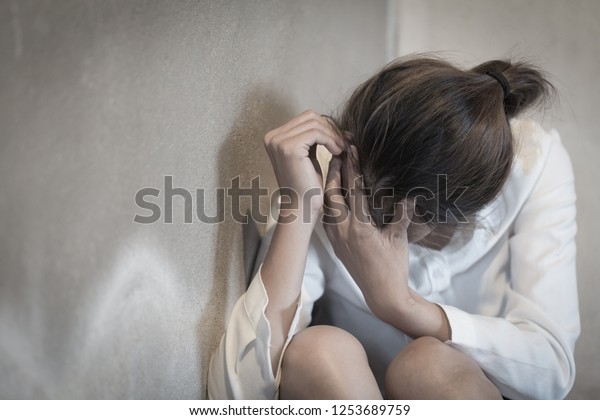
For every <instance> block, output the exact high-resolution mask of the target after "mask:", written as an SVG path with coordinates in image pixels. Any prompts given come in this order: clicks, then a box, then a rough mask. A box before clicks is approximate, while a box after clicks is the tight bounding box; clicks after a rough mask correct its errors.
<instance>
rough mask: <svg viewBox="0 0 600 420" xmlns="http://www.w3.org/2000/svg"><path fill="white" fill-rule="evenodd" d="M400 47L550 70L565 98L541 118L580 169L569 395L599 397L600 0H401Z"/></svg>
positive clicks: (577, 174)
mask: <svg viewBox="0 0 600 420" xmlns="http://www.w3.org/2000/svg"><path fill="white" fill-rule="evenodd" d="M396 9H397V16H398V30H397V35H398V54H400V55H402V54H407V53H411V52H415V51H431V50H436V51H448V52H449V54H447V55H448V56H449V57H450V58H453V59H455V60H456V61H458V62H463V63H465V64H475V63H479V62H481V61H483V60H488V59H490V58H493V57H505V56H511V55H513V56H519V55H521V56H524V57H530V58H532V59H533V60H534V62H536V63H537V64H539V65H540V66H542V67H543V68H545V69H546V70H548V71H549V72H550V73H551V74H552V76H553V81H554V82H555V85H556V87H557V88H558V91H559V93H560V103H558V104H557V105H555V106H554V107H553V108H552V109H549V110H547V111H546V112H545V113H544V114H543V115H541V117H543V121H542V122H544V125H546V126H547V127H549V126H553V127H556V128H557V129H558V131H559V132H560V133H561V136H562V139H563V143H564V145H565V147H566V148H567V150H568V151H569V153H570V155H571V159H572V161H573V166H574V169H575V177H576V189H577V199H578V209H577V211H578V225H579V233H578V238H577V246H578V261H577V270H578V281H579V296H580V303H581V316H582V329H583V333H582V335H581V338H580V340H579V342H578V344H577V347H576V351H575V358H576V362H577V379H576V381H575V386H574V388H573V391H572V392H571V394H570V395H569V397H570V398H592V399H597V398H600V358H599V357H598V355H597V352H598V348H600V334H598V332H599V331H600V307H599V306H598V302H597V301H598V282H597V280H598V268H599V265H598V257H597V255H596V253H597V251H598V249H600V236H599V235H598V233H600V221H599V220H600V219H598V214H597V213H598V209H600V190H599V189H598V186H597V184H598V179H600V165H598V160H599V159H600V142H599V141H598V133H599V132H600V119H598V98H600V78H599V77H598V74H600V43H598V40H599V39H600V23H599V22H600V2H598V1H597V0H552V1H548V0H507V1H497V0H453V1H446V0H398V1H397V3H396Z"/></svg>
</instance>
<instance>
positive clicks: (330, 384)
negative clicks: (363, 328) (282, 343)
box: [279, 326, 381, 399]
mask: <svg viewBox="0 0 600 420" xmlns="http://www.w3.org/2000/svg"><path fill="white" fill-rule="evenodd" d="M279 389H280V397H281V398H284V399H288V398H308V399H316V398H327V399H354V398H364V399H380V398H381V393H380V392H379V388H378V387H377V382H376V381H375V378H374V377H373V374H372V372H371V370H370V368H369V363H368V360H367V356H366V352H365V350H364V348H363V347H362V345H361V344H360V342H359V341H358V340H357V339H356V338H355V337H354V336H353V335H352V334H350V333H348V332H346V331H344V330H342V329H340V328H336V327H330V326H315V327H309V328H307V329H305V330H303V331H301V332H299V333H298V334H296V335H295V336H294V338H293V339H292V341H291V342H290V344H289V345H288V347H287V349H286V350H285V352H284V355H283V361H282V365H281V383H280V388H279Z"/></svg>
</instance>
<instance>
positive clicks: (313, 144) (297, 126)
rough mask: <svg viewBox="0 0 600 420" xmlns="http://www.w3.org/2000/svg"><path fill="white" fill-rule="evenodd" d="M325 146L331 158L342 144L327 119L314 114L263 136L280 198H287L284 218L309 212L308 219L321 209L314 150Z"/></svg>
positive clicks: (319, 176)
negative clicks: (282, 196) (281, 196)
mask: <svg viewBox="0 0 600 420" xmlns="http://www.w3.org/2000/svg"><path fill="white" fill-rule="evenodd" d="M318 144H320V145H322V146H325V148H327V150H328V151H329V152H330V153H331V154H332V155H334V156H335V155H339V154H341V153H342V151H343V150H344V142H343V140H342V139H341V138H340V137H339V136H338V135H337V133H336V132H335V131H334V130H333V129H332V127H331V125H330V123H329V121H328V120H326V119H325V118H324V117H322V116H320V115H319V114H317V113H316V112H315V111H311V110H308V111H305V112H303V113H302V114H300V115H298V116H297V117H295V118H294V119H292V120H291V121H289V122H288V123H286V124H284V125H282V126H281V127H279V128H276V129H274V130H271V131H269V132H268V133H267V134H266V135H265V147H266V149H267V153H268V154H269V158H270V159H271V163H272V165H273V169H274V170H275V176H276V178H277V183H278V184H279V188H280V191H281V193H282V195H288V200H289V201H288V202H284V203H282V208H284V209H287V210H289V211H287V212H286V213H287V214H286V216H287V215H289V214H294V213H296V216H300V215H302V214H303V211H310V215H311V219H312V221H313V222H315V221H316V217H315V215H316V214H317V213H318V212H319V211H320V210H321V208H322V206H323V176H322V174H321V168H320V166H319V163H318V162H317V158H316V148H317V145H318Z"/></svg>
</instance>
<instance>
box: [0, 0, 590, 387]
mask: <svg viewBox="0 0 600 420" xmlns="http://www.w3.org/2000/svg"><path fill="white" fill-rule="evenodd" d="M386 3H388V4H386ZM599 4H600V3H598V2H595V1H588V2H583V1H560V2H557V1H543V0H540V1H503V2H498V1H442V0H440V1H430V0H428V1H423V0H421V1H401V0H389V2H386V1H368V2H367V1H358V0H356V1H345V0H328V1H316V0H315V1H293V0H286V1H242V0H240V1H225V2H214V1H204V2H202V1H198V2H170V1H167V0H164V1H140V0H132V1H127V2H116V1H115V2H107V1H91V0H85V1H82V0H80V1H75V0H71V1H67V0H60V1H59V0H50V1H45V2H39V1H35V0H0V337H1V339H0V397H1V398H7V397H18V398H23V397H25V398H199V397H203V396H204V391H205V374H206V366H207V362H208V359H209V357H210V354H211V352H212V350H213V349H214V347H215V346H216V344H217V340H218V339H219V337H220V335H221V333H222V331H223V328H224V322H225V319H226V316H227V313H228V311H229V309H230V308H231V305H232V304H233V302H234V301H235V299H236V297H237V296H239V294H240V293H241V291H242V290H243V277H244V268H243V263H242V261H243V255H242V254H243V251H242V244H243V240H244V238H243V234H244V232H243V229H242V227H241V226H240V225H238V224H236V223H235V222H233V221H232V220H231V219H229V218H228V219H226V221H225V222H224V223H221V224H219V225H206V224H202V223H199V222H197V221H195V222H194V223H192V224H189V225H188V224H184V223H183V220H182V219H183V218H182V213H183V205H182V201H181V199H176V205H175V221H174V223H173V224H165V223H163V222H162V221H161V222H157V223H155V224H152V225H140V224H136V223H134V222H133V217H134V215H135V214H136V213H137V212H140V211H139V209H138V208H136V206H135V202H134V195H135V193H136V191H138V190H139V189H140V188H143V187H154V188H159V189H161V190H163V191H162V193H161V199H162V197H163V195H162V194H164V188H163V179H164V176H166V175H172V176H173V177H174V184H175V186H178V187H185V188H188V189H190V190H195V189H197V188H205V189H206V190H207V194H208V197H209V198H208V199H207V200H208V203H207V208H208V210H209V212H211V213H212V212H213V211H214V210H215V209H216V203H215V199H214V197H215V196H214V195H211V191H212V189H214V188H215V187H218V186H222V187H227V186H229V185H230V180H231V178H234V177H235V176H237V175H240V176H241V177H242V178H241V180H242V185H244V184H245V185H249V182H250V179H251V178H252V177H254V176H255V175H258V174H259V175H261V176H262V178H263V181H264V182H265V184H266V185H268V186H270V187H272V186H273V185H274V184H273V179H272V174H271V171H270V169H269V163H268V160H267V158H266V156H265V154H264V152H263V149H262V145H261V140H262V136H263V135H264V133H265V132H266V131H267V130H268V129H270V128H272V127H274V126H276V125H278V124H280V123H282V122H283V121H285V120H286V119H288V118H289V117H291V116H292V115H294V114H296V113H298V112H300V111H302V110H303V109H305V108H308V107H313V108H316V109H317V110H320V111H323V112H329V111H331V110H332V109H333V108H334V107H335V106H336V105H337V104H339V102H340V100H341V98H342V97H343V96H344V95H345V94H347V93H348V92H349V90H350V89H351V88H352V87H353V86H354V85H355V83H356V82H358V81H360V80H362V79H363V78H364V77H365V76H366V75H367V74H368V73H370V72H371V71H373V70H374V69H376V68H377V67H379V66H380V65H381V64H383V63H384V61H385V60H386V57H388V58H389V57H390V56H393V55H395V54H396V53H399V54H404V53H407V52H412V51H415V50H430V49H436V50H451V51H452V52H453V53H452V54H453V55H454V56H455V57H456V58H457V59H461V60H464V61H465V62H467V63H474V62H478V61H480V60H483V59H487V58H490V57H491V56H498V55H504V54H505V53H506V52H511V51H515V52H520V53H522V54H523V55H525V56H533V57H534V58H535V59H536V60H537V61H538V62H539V64H541V65H542V66H545V67H546V68H548V69H549V70H550V71H551V72H552V73H554V75H555V76H556V78H555V80H556V82H557V83H556V84H557V86H558V88H559V90H560V91H561V94H562V103H561V104H560V106H558V107H557V108H555V110H554V111H550V112H548V113H547V114H546V116H545V122H546V124H547V125H553V126H556V127H558V129H559V130H560V132H561V133H562V135H563V139H564V142H565V144H566V146H567V148H568V149H569V151H570V152H571V156H572V158H573V162H574V165H575V170H576V176H577V182H578V184H577V188H578V194H579V226H580V234H579V238H578V240H579V278H580V296H581V302H582V321H583V329H584V332H583V335H582V338H581V340H580V342H579V345H578V347H577V360H578V367H579V374H578V378H577V382H576V385H575V389H574V391H573V392H572V394H571V396H572V397H575V398H577V397H588V398H597V397H598V396H600V390H599V385H600V379H599V378H600V374H599V372H600V360H599V359H598V358H597V357H594V353H595V349H596V348H597V347H598V345H599V344H600V343H598V340H599V339H598V334H596V333H595V331H598V319H599V318H598V305H596V304H595V298H596V296H597V295H598V292H597V288H596V287H595V286H594V284H593V283H594V280H595V276H594V275H595V270H594V268H595V267H596V266H595V265H594V261H595V260H594V255H593V252H594V251H595V250H596V249H600V246H599V245H600V244H599V243H598V242H599V239H598V238H597V237H596V235H595V233H596V232H598V223H597V222H595V221H594V220H595V219H594V218H593V213H594V211H595V210H596V209H598V208H600V206H599V205H600V202H599V201H600V195H599V193H598V192H597V188H594V187H595V182H594V180H595V179H597V175H598V171H599V170H600V169H599V165H597V164H596V162H595V160H597V158H598V156H599V153H598V152H599V150H598V149H599V146H598V142H595V139H594V137H593V133H594V132H595V131H596V130H595V129H596V128H597V125H598V120H597V119H595V118H594V117H595V116H596V112H597V111H596V109H597V108H596V107H595V106H594V102H595V101H596V98H598V97H600V92H599V90H600V89H599V86H600V85H599V83H598V81H597V80H598V79H597V77H596V75H597V74H598V70H599V69H598V68H599V67H600V66H599V62H598V59H597V58H596V57H598V56H600V54H598V53H599V51H597V50H598V46H597V39H599V36H600V28H599V24H598V22H599V21H600V20H599V19H598V18H599V17H600V10H599ZM388 8H389V9H388ZM386 10H390V11H391V13H387V14H386ZM395 21H397V24H396V22H395ZM386 27H387V29H386ZM594 176H596V178H594ZM177 200H179V201H177ZM263 204H264V205H263V208H265V207H266V206H268V203H263ZM225 207H226V210H227V209H228V204H227V203H226V205H225ZM144 214H146V213H144Z"/></svg>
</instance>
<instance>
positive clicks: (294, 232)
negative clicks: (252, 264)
mask: <svg viewBox="0 0 600 420" xmlns="http://www.w3.org/2000/svg"><path fill="white" fill-rule="evenodd" d="M290 217H292V218H294V219H295V220H294V221H290ZM313 219H316V216H315V217H313ZM314 226H315V223H314V222H310V223H307V222H305V221H303V220H302V216H301V212H300V211H298V212H297V213H293V214H290V213H288V214H286V215H285V217H284V216H283V215H282V216H280V219H279V222H278V223H277V226H276V227H275V231H274V232H273V239H272V240H271V244H270V246H269V250H268V252H267V255H266V256H265V260H264V262H263V265H262V269H261V277H262V280H263V284H264V286H265V290H266V291H267V296H268V298H269V303H268V305H267V308H266V316H267V319H268V320H269V324H270V325H271V364H272V367H273V374H274V375H275V374H276V372H277V368H278V363H279V359H280V358H281V352H282V350H283V345H284V343H285V340H286V337H287V334H288V331H289V329H290V326H291V323H292V320H293V318H294V314H295V312H296V308H297V303H298V299H299V297H300V292H301V290H302V280H303V278H304V270H305V266H306V258H307V254H308V246H309V243H310V237H311V235H312V232H313V229H314Z"/></svg>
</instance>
